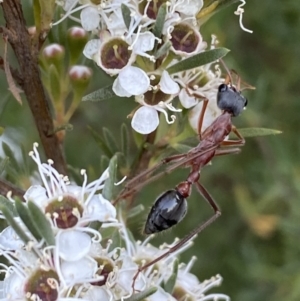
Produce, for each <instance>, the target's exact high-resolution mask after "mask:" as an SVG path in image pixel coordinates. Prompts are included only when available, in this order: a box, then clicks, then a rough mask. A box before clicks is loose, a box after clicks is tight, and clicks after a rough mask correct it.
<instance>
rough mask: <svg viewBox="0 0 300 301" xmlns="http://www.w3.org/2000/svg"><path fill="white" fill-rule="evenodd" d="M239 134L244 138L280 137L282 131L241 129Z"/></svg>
mask: <svg viewBox="0 0 300 301" xmlns="http://www.w3.org/2000/svg"><path fill="white" fill-rule="evenodd" d="M239 132H240V134H241V135H242V136H243V137H244V138H246V137H259V136H268V135H278V134H281V133H282V131H278V130H274V129H266V128H242V129H239Z"/></svg>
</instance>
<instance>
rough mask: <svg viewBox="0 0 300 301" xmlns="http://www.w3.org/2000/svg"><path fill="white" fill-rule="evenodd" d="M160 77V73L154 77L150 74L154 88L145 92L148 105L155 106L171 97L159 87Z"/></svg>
mask: <svg viewBox="0 0 300 301" xmlns="http://www.w3.org/2000/svg"><path fill="white" fill-rule="evenodd" d="M160 78H161V77H160V75H154V76H153V77H151V76H150V85H151V86H152V87H153V89H152V90H150V91H147V92H146V93H145V94H144V101H145V102H146V103H147V104H148V105H152V106H155V105H157V104H159V103H160V102H161V101H163V102H164V101H167V100H169V98H170V95H168V94H165V93H164V92H162V91H161V90H160V89H159V82H160Z"/></svg>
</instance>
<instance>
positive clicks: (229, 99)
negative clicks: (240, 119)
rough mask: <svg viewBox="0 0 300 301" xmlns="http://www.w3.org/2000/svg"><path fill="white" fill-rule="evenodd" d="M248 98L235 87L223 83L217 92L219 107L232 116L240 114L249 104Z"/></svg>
mask: <svg viewBox="0 0 300 301" xmlns="http://www.w3.org/2000/svg"><path fill="white" fill-rule="evenodd" d="M247 102H248V101H247V98H246V97H244V96H243V95H242V94H241V92H240V91H238V90H237V89H236V88H235V87H233V86H231V85H227V84H221V85H220V86H219V89H218V94H217V104H218V107H219V108H220V109H221V110H223V111H226V112H229V113H230V114H231V115H232V116H238V115H240V114H241V112H242V111H243V109H245V108H246V106H247Z"/></svg>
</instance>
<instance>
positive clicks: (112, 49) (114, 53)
mask: <svg viewBox="0 0 300 301" xmlns="http://www.w3.org/2000/svg"><path fill="white" fill-rule="evenodd" d="M128 47H129V45H128V44H127V43H126V42H125V41H123V40H122V39H120V38H115V39H112V40H110V41H108V42H107V43H106V44H105V45H104V46H103V48H102V50H101V62H102V64H103V66H104V67H105V68H107V69H122V68H123V67H125V66H126V65H127V63H128V61H129V59H130V56H131V53H132V51H130V50H129V49H128Z"/></svg>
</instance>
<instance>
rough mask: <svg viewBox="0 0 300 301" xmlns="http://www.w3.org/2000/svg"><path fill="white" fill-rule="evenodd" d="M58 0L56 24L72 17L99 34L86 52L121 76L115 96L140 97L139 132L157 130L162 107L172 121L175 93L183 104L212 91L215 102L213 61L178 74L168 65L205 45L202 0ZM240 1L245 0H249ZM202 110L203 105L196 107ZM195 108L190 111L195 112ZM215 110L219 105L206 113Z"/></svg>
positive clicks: (136, 126) (136, 121) (135, 121)
mask: <svg viewBox="0 0 300 301" xmlns="http://www.w3.org/2000/svg"><path fill="white" fill-rule="evenodd" d="M56 2H57V4H58V5H60V6H62V7H63V9H64V11H65V14H64V16H63V17H62V18H61V19H60V20H59V21H57V22H56V23H54V25H56V24H58V23H60V22H61V21H62V20H64V19H65V18H67V17H69V18H72V19H73V20H76V21H78V22H79V23H80V24H81V26H82V27H83V28H84V29H85V30H86V31H90V32H91V33H92V35H94V37H96V38H92V39H91V40H89V42H88V43H87V44H86V47H85V49H84V55H85V56H86V57H87V58H88V59H91V60H94V61H95V62H96V63H97V65H98V66H99V67H100V68H101V69H103V70H104V71H105V72H106V73H108V74H110V75H112V76H117V77H116V79H115V81H114V84H113V91H114V93H115V94H116V95H117V96H120V97H132V96H134V98H135V101H136V102H138V103H139V107H138V108H137V109H136V110H134V112H133V113H132V114H130V115H129V116H131V117H132V122H131V124H132V127H133V129H134V130H135V131H137V132H139V133H141V134H149V133H151V132H153V131H154V130H155V129H156V128H157V127H158V125H159V114H158V112H160V113H163V114H164V115H165V118H166V121H167V122H168V123H169V124H171V123H173V122H174V121H175V119H176V116H175V115H174V114H173V115H171V116H168V111H171V112H180V111H181V109H180V108H175V107H174V106H173V105H172V101H173V99H174V98H175V97H176V96H179V100H180V102H181V104H182V106H183V107H184V108H191V107H193V106H195V105H196V104H198V103H199V100H201V99H203V98H204V97H207V93H208V94H209V96H211V97H210V98H209V100H211V101H212V102H214V103H215V102H216V99H215V98H216V89H217V87H218V85H219V84H220V83H221V82H222V79H221V77H220V73H219V72H215V70H210V69H211V64H209V65H208V66H205V67H204V68H196V69H194V70H191V71H189V72H181V73H177V75H176V76H174V75H170V74H169V73H168V72H167V68H168V67H169V66H172V65H173V64H174V63H176V62H179V61H182V60H184V59H186V58H189V57H191V56H194V55H196V54H198V53H200V52H202V51H203V50H205V49H206V48H207V43H206V42H204V41H203V38H202V36H201V33H200V31H199V22H198V16H199V14H200V13H202V12H201V9H202V8H203V0H168V1H165V0H161V1H151V0H125V1H120V0H56ZM242 2H243V3H242V4H241V6H242V5H244V2H245V1H242ZM163 6H165V19H164V21H163V26H161V31H159V32H156V30H157V27H156V25H157V24H156V21H157V18H158V15H159V11H160V8H162V7H163ZM241 6H239V9H238V11H237V13H238V14H239V15H240V18H242V13H243V10H242V8H241ZM78 11H80V17H78ZM76 13H77V15H76ZM76 16H77V17H76ZM211 47H214V43H212V46H211ZM204 92H207V93H204ZM214 108H216V104H213V105H211V106H210V109H211V110H214ZM198 111H199V108H197V109H196V112H198ZM194 113H195V112H194ZM194 113H192V114H191V116H195V114H194ZM216 114H218V110H216V111H213V114H210V115H209V114H208V115H209V116H215V115H216ZM191 119H192V121H191V122H192V124H193V123H194V121H193V118H191ZM207 119H208V120H207V121H206V122H205V123H211V122H212V121H213V119H211V118H210V117H208V118H207ZM192 126H193V125H192Z"/></svg>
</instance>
